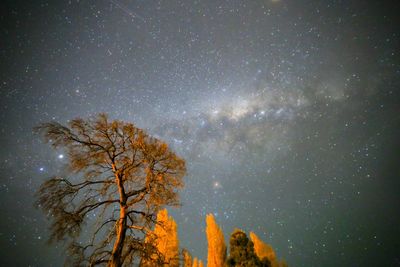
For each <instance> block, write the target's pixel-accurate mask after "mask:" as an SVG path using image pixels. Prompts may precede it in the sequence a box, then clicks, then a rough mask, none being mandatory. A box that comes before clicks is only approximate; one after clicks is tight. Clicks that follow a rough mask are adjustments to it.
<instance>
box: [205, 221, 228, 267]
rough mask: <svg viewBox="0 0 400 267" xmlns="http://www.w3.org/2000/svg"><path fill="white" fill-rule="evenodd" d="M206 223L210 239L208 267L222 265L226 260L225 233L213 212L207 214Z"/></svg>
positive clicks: (208, 238) (220, 266)
mask: <svg viewBox="0 0 400 267" xmlns="http://www.w3.org/2000/svg"><path fill="white" fill-rule="evenodd" d="M206 224H207V227H206V234H207V240H208V257H207V267H222V266H224V265H225V262H226V245H225V239H224V233H223V232H222V230H221V228H220V227H219V226H218V224H217V223H216V222H215V219H214V216H213V215H212V214H208V215H207V217H206Z"/></svg>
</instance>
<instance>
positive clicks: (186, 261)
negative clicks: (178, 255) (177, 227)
mask: <svg viewBox="0 0 400 267" xmlns="http://www.w3.org/2000/svg"><path fill="white" fill-rule="evenodd" d="M182 258H183V267H192V265H193V261H192V255H190V253H189V251H188V250H187V249H182Z"/></svg>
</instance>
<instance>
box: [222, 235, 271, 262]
mask: <svg viewBox="0 0 400 267" xmlns="http://www.w3.org/2000/svg"><path fill="white" fill-rule="evenodd" d="M229 244H230V253H229V257H228V261H227V264H228V266H232V267H233V266H235V267H238V266H240V267H267V266H269V262H267V261H260V259H259V258H258V257H257V255H256V253H255V252H254V245H253V242H251V240H249V239H248V237H247V235H246V234H245V233H244V232H243V231H242V230H239V229H235V230H234V231H233V233H232V235H231V238H230V241H229Z"/></svg>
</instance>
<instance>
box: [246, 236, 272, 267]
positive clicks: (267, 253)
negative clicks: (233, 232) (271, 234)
mask: <svg viewBox="0 0 400 267" xmlns="http://www.w3.org/2000/svg"><path fill="white" fill-rule="evenodd" d="M250 239H251V241H252V242H253V244H254V251H255V253H256V255H257V256H258V258H259V259H264V258H267V259H268V260H269V261H270V262H271V266H272V267H277V266H279V265H277V260H276V255H275V251H274V250H273V248H272V247H271V246H270V245H268V244H266V243H264V242H263V241H262V240H261V239H260V238H258V236H257V235H256V234H255V233H253V232H250Z"/></svg>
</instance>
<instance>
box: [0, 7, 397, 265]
mask: <svg viewBox="0 0 400 267" xmlns="http://www.w3.org/2000/svg"><path fill="white" fill-rule="evenodd" d="M4 6H5V8H3V9H2V11H1V12H2V13H1V17H0V21H1V32H0V40H1V41H0V48H1V49H0V64H1V75H0V90H1V106H0V108H1V112H0V122H1V124H0V125H1V133H2V135H1V139H0V142H1V147H2V149H1V151H0V179H1V180H0V203H1V204H0V213H1V220H0V251H1V252H0V253H1V257H0V265H2V266H3V265H7V266H62V259H63V257H64V254H63V253H62V251H63V249H62V246H61V245H57V246H47V245H46V239H47V237H48V236H49V232H48V229H47V225H48V224H47V222H46V220H45V216H44V214H42V213H40V212H39V211H37V210H35V209H34V208H33V202H34V193H35V191H36V190H37V189H38V187H39V185H40V184H41V183H42V182H43V181H44V179H45V178H47V177H49V176H50V175H52V174H56V173H61V172H63V166H64V164H65V163H66V162H67V160H68V157H67V155H66V154H64V151H53V150H51V149H50V148H49V147H48V146H47V145H45V144H43V142H42V141H41V139H40V137H39V136H37V135H35V134H34V133H32V127H34V126H35V125H38V124H39V123H41V122H45V121H52V120H56V121H59V122H61V123H66V122H67V121H68V120H70V119H72V118H75V117H84V118H86V117H89V116H92V115H94V114H97V113H99V112H106V113H108V114H109V115H110V117H111V118H112V119H120V120H124V121H129V122H133V123H135V124H136V125H137V126H138V127H140V128H144V129H146V130H147V131H148V132H149V133H150V134H151V135H153V136H156V137H158V138H160V139H163V140H165V141H167V142H168V144H169V145H170V146H171V147H172V148H173V149H174V150H175V151H176V152H177V153H178V154H180V155H181V156H182V157H183V158H185V160H186V163H187V166H188V175H187V176H186V178H185V183H186V186H185V188H184V190H183V191H182V192H181V200H182V207H181V208H179V209H171V210H170V213H171V214H172V215H173V216H174V218H175V219H176V221H177V224H178V227H179V235H180V244H181V246H182V247H186V248H187V249H189V250H190V251H191V253H192V254H193V255H194V256H197V257H200V258H202V259H203V260H205V259H206V244H207V243H206V237H205V232H204V229H205V222H204V221H205V215H206V214H208V213H213V214H214V215H215V217H216V220H217V222H218V223H219V224H220V225H221V227H222V228H223V230H224V233H225V238H226V240H227V241H228V237H229V234H230V233H231V232H232V231H233V229H234V228H235V227H239V228H241V229H243V230H245V231H250V230H251V231H254V232H255V233H256V234H257V235H258V236H260V238H262V239H263V240H264V241H266V242H268V243H270V244H271V245H272V246H273V247H274V248H275V249H276V252H277V254H278V256H279V257H283V258H285V259H286V260H287V262H288V263H289V266H307V267H309V266H328V267H329V266H338V265H339V266H373V265H375V266H395V265H399V264H400V259H399V255H400V254H399V251H398V247H400V243H399V240H398V238H397V237H398V236H400V228H399V225H400V217H399V216H400V215H399V214H400V210H399V208H398V203H399V201H400V192H399V188H400V182H399V181H400V180H399V179H398V178H399V175H400V169H399V165H398V161H399V158H400V157H399V151H400V143H399V139H398V136H400V127H399V126H400V109H399V107H400V105H399V102H400V101H399V99H400V98H399V97H400V95H399V88H400V77H399V75H400V66H399V62H400V60H399V51H398V48H399V47H400V46H399V44H400V43H399V41H400V40H399V32H400V31H399V26H398V25H400V23H399V21H398V18H397V17H398V15H397V14H398V12H399V11H400V10H399V8H398V7H397V6H395V5H394V4H392V3H390V1H339V0H335V1H317V0H315V1H314V0H304V1H299V0H296V1H295V0H292V1H290V0H279V1H278V0H269V1H268V0H264V1H237V0H234V1H172V0H171V1H130V0H110V1H103V0H102V1H53V2H46V1H6V2H5V4H4Z"/></svg>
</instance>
